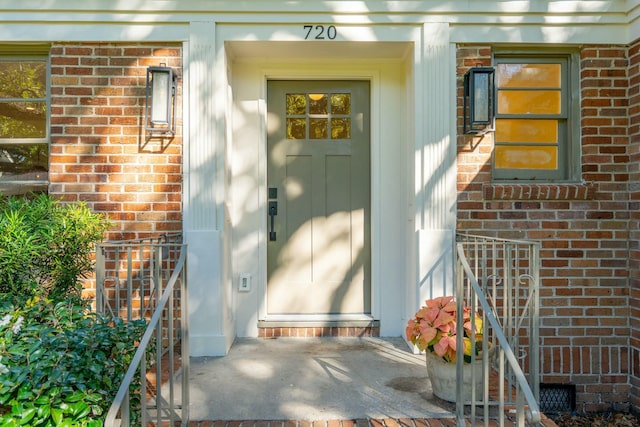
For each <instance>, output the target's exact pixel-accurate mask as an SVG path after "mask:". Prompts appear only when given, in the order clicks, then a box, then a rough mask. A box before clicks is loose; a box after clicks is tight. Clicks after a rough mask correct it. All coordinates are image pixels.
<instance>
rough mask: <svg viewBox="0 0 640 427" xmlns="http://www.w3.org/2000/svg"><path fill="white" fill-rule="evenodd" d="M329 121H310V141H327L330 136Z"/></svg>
mask: <svg viewBox="0 0 640 427" xmlns="http://www.w3.org/2000/svg"><path fill="white" fill-rule="evenodd" d="M328 122H329V121H328V120H327V119H310V120H309V138H310V139H327V136H328V135H329V131H328V128H329V123H328Z"/></svg>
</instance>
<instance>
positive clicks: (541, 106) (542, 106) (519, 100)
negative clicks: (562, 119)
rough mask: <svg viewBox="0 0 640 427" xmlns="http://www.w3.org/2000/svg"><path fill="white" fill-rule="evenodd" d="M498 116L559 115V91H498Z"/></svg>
mask: <svg viewBox="0 0 640 427" xmlns="http://www.w3.org/2000/svg"><path fill="white" fill-rule="evenodd" d="M498 113H499V114H560V113H561V97H560V91H559V90H499V91H498Z"/></svg>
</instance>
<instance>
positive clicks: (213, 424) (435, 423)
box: [189, 417, 557, 427]
mask: <svg viewBox="0 0 640 427" xmlns="http://www.w3.org/2000/svg"><path fill="white" fill-rule="evenodd" d="M467 425H468V426H471V424H470V423H467ZM478 425H484V423H481V424H478ZM515 425H516V424H515V422H509V421H507V422H505V427H515ZM540 425H541V426H543V427H557V426H556V424H555V423H554V422H553V421H552V420H550V419H549V418H546V417H543V419H542V422H541V423H540ZM489 426H491V427H494V426H495V427H497V426H498V422H497V421H495V420H491V421H489ZM189 427H456V421H455V419H453V418H437V419H436V418H412V419H410V418H401V419H395V418H384V419H358V420H326V421H294V420H288V421H264V420H262V421H191V422H190V423H189Z"/></svg>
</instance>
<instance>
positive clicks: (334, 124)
mask: <svg viewBox="0 0 640 427" xmlns="http://www.w3.org/2000/svg"><path fill="white" fill-rule="evenodd" d="M286 102H287V105H286V111H287V138H288V139H307V138H308V139H350V138H351V116H350V114H351V94H349V93H307V94H304V93H288V94H287V101H286Z"/></svg>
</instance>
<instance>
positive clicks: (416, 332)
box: [406, 296, 482, 402]
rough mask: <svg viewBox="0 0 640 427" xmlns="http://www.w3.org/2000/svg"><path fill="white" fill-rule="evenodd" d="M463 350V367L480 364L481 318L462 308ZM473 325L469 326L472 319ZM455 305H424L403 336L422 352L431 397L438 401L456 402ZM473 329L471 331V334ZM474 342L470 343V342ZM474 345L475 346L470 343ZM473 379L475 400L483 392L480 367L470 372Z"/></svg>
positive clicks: (448, 300) (442, 301)
mask: <svg viewBox="0 0 640 427" xmlns="http://www.w3.org/2000/svg"><path fill="white" fill-rule="evenodd" d="M462 316H463V320H464V337H463V339H462V342H463V343H464V349H462V352H461V354H462V355H463V357H464V362H465V364H470V363H472V362H474V363H475V362H477V361H479V362H481V361H482V360H481V354H482V353H481V351H482V317H481V316H480V315H478V313H475V312H473V313H472V311H471V307H469V306H468V305H466V304H465V305H464V309H463V313H462ZM471 316H474V321H473V322H472V317H471ZM457 317H458V313H457V303H456V301H455V298H454V297H453V296H442V297H438V298H433V299H429V300H427V301H425V305H423V306H422V307H420V309H419V310H418V311H417V312H416V314H415V315H414V317H413V318H411V319H409V321H408V322H407V328H406V336H407V339H408V340H409V341H411V342H412V343H413V344H414V345H415V346H416V347H417V348H418V349H419V350H420V351H424V352H425V354H426V361H427V372H428V374H429V379H430V380H431V385H432V388H433V393H434V394H435V395H436V396H438V397H440V398H441V399H444V400H448V401H450V402H455V395H456V360H457V357H458V355H459V354H460V353H459V352H458V348H457V336H456V335H457V334H456V322H457ZM472 329H474V330H473V331H472ZM472 338H473V340H472ZM474 342H475V345H473V343H474ZM471 371H472V370H471V369H469V368H466V369H465V370H464V373H465V378H464V384H465V386H464V389H465V390H464V391H465V401H468V400H470V399H471V386H472V384H473V382H474V380H472V378H471ZM473 371H474V376H475V385H476V396H477V397H480V396H481V393H480V392H481V391H482V366H480V365H479V366H476V368H475V369H474V370H473Z"/></svg>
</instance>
